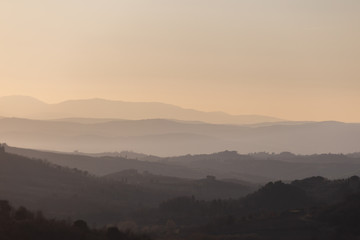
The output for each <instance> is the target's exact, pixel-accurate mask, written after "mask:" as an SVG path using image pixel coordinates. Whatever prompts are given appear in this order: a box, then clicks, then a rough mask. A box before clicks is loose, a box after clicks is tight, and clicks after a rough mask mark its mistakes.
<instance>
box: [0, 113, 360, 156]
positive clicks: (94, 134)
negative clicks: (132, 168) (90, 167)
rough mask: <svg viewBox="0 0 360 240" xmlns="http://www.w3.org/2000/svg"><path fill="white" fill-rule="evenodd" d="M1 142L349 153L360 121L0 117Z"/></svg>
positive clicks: (71, 147) (173, 151) (69, 147)
mask: <svg viewBox="0 0 360 240" xmlns="http://www.w3.org/2000/svg"><path fill="white" fill-rule="evenodd" d="M0 142H7V143H8V144H9V145H13V146H21V147H26V148H35V149H49V150H57V151H66V152H71V151H75V150H78V151H80V152H89V153H91V152H92V153H97V152H114V151H119V152H121V151H134V152H139V153H146V154H152V155H158V156H176V155H185V154H200V153H213V152H220V151H224V150H229V149H230V150H236V151H238V152H242V153H249V152H262V151H266V152H284V151H289V152H293V153H297V154H313V153H329V152H331V153H351V152H359V144H358V143H359V142H360V124H357V123H341V122H306V123H297V124H286V123H276V124H275V123H273V124H272V125H269V126H262V125H260V126H258V125H248V126H238V125H224V124H209V123H202V122H184V121H182V122H180V121H174V120H164V119H149V120H104V119H103V120H99V119H77V120H76V119H70V120H66V119H63V120H29V119H21V118H2V119H0Z"/></svg>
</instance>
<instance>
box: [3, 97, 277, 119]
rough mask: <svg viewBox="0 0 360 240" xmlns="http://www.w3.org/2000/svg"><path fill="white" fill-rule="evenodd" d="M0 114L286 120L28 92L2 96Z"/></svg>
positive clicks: (35, 117)
mask: <svg viewBox="0 0 360 240" xmlns="http://www.w3.org/2000/svg"><path fill="white" fill-rule="evenodd" d="M0 116H4V117H20V118H33V119H47V120H49V119H58V118H73V119H80V118H102V119H128V120H140V119H154V118H156V119H176V120H181V121H201V122H208V123H218V124H256V123H263V122H279V121H284V120H283V119H278V118H274V117H269V116H262V115H230V114H227V113H224V112H203V111H198V110H193V109H185V108H181V107H178V106H175V105H171V104H165V103H158V102H124V101H112V100H105V99H100V98H93V99H80V100H68V101H64V102H60V103H57V104H47V103H44V102H42V101H40V100H38V99H35V98H32V97H28V96H6V97H0Z"/></svg>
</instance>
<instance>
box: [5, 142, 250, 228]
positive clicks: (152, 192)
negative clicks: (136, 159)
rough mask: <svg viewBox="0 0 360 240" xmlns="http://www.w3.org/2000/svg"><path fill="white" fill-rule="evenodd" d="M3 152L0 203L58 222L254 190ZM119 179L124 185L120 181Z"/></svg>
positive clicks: (102, 218)
mask: <svg viewBox="0 0 360 240" xmlns="http://www.w3.org/2000/svg"><path fill="white" fill-rule="evenodd" d="M6 151H7V149H5V151H4V150H3V148H2V147H1V148H0V193H1V199H7V200H10V201H11V202H12V203H13V204H15V205H16V206H20V205H23V206H27V207H29V208H31V209H34V210H42V211H44V213H45V214H46V215H48V216H51V217H57V218H64V219H65V218H68V217H71V218H84V219H87V220H90V221H92V222H98V223H100V222H102V223H104V222H105V223H110V222H112V221H115V220H117V221H118V220H119V219H123V218H124V216H125V215H126V214H127V213H129V211H134V210H136V209H139V208H143V207H156V206H157V205H158V204H159V203H160V202H161V201H164V200H166V199H169V198H173V197H177V196H191V195H193V196H196V197H198V198H200V199H207V200H209V199H212V198H221V197H224V198H238V197H241V196H244V195H246V194H248V193H250V192H251V191H253V190H254V188H253V187H249V186H246V185H244V184H237V183H230V182H225V181H218V180H215V179H211V180H207V179H203V180H193V179H181V178H173V177H166V176H158V175H156V174H151V173H146V174H145V175H141V174H138V176H136V178H137V179H138V180H134V179H136V178H134V177H133V178H130V177H129V176H126V175H125V176H124V173H121V172H120V173H113V174H111V175H108V176H104V177H100V176H94V175H93V174H91V173H88V172H86V171H84V170H80V169H75V168H69V167H65V166H60V165H55V164H52V163H50V162H49V161H44V160H39V159H36V158H32V159H31V158H27V157H23V156H19V155H15V154H11V153H8V152H6ZM79 160H80V161H84V160H85V161H86V160H88V159H79ZM99 160H100V162H98V164H99V165H100V164H105V165H108V167H112V166H111V164H109V162H108V161H106V159H99ZM102 160H104V161H103V162H101V161H102ZM117 161H119V162H120V161H121V159H117ZM90 165H91V164H90ZM120 165H121V164H120ZM114 171H115V169H114ZM128 171H129V170H128ZM120 176H122V177H120ZM141 176H146V178H147V180H148V181H142V182H140V181H139V179H141V178H142V179H144V177H141ZM124 178H125V179H128V180H129V181H124ZM150 179H151V180H152V182H151V181H150ZM169 179H171V181H169ZM133 181H135V183H134V182H133ZM154 181H156V183H155V182H154ZM178 187H179V188H178Z"/></svg>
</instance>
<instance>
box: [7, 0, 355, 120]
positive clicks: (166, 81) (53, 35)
mask: <svg viewBox="0 0 360 240" xmlns="http://www.w3.org/2000/svg"><path fill="white" fill-rule="evenodd" d="M13 94H21V95H30V96H33V97H37V98H39V99H40V100H44V101H46V102H50V103H54V102H59V101H62V100H65V99H78V98H93V97H101V98H107V99H116V100H124V101H158V102H165V103H171V104H176V105H179V106H182V107H186V108H195V109H199V110H206V111H213V110H222V111H226V112H229V113H232V114H264V115H271V116H276V117H281V118H286V119H291V120H330V119H333V120H342V121H358V122H360V111H359V109H360V1H359V0H337V1H335V0H271V1H270V0H177V1H175V0H81V1H80V0H32V1H29V0H22V1H21V0H8V1H7V0H0V96H4V95H13Z"/></svg>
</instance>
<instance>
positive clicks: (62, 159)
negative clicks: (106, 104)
mask: <svg viewBox="0 0 360 240" xmlns="http://www.w3.org/2000/svg"><path fill="white" fill-rule="evenodd" d="M6 151H8V152H10V153H15V154H19V155H23V156H28V157H31V158H37V159H43V160H46V161H49V162H51V163H53V164H57V165H61V166H66V167H70V168H77V169H80V170H83V171H87V172H89V173H91V174H95V175H98V176H106V175H109V174H113V173H117V172H121V171H124V170H128V169H136V170H138V171H139V172H149V173H152V174H157V175H164V176H172V177H177V178H192V179H199V178H204V177H205V176H207V175H212V176H215V177H217V178H219V179H228V181H230V182H235V183H241V184H242V185H246V184H244V183H243V182H239V180H245V181H248V182H255V183H264V182H267V181H275V180H279V179H281V180H294V179H302V178H307V177H312V176H324V177H327V178H330V179H336V178H344V177H350V176H353V175H359V174H360V158H359V157H357V155H356V154H349V155H343V154H314V155H295V154H292V153H286V152H285V153H281V154H268V153H257V154H238V153H237V152H234V151H225V152H219V153H213V154H201V155H184V156H179V157H165V158H160V157H155V156H145V155H143V158H141V159H131V158H126V157H119V156H118V157H115V156H111V157H108V156H94V155H92V154H91V156H87V155H84V154H80V153H60V152H46V151H38V150H31V149H22V148H14V147H9V146H7V147H6ZM115 176H118V178H120V179H122V178H123V176H122V175H121V174H117V175H115ZM135 176H137V177H138V179H140V178H141V177H144V178H145V179H146V175H145V176H138V175H137V174H135V175H134V176H133V177H135ZM148 177H149V176H148ZM129 181H130V179H129ZM139 181H141V179H140V180H139Z"/></svg>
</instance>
